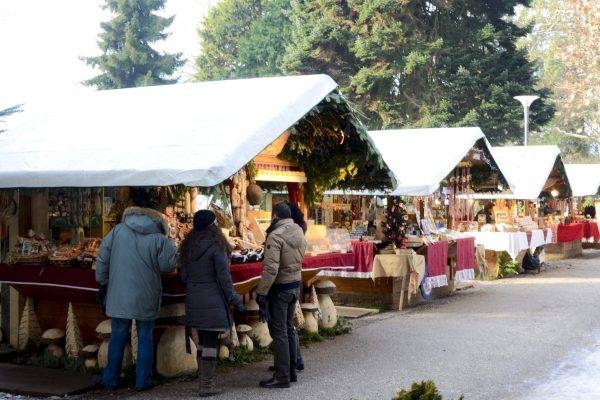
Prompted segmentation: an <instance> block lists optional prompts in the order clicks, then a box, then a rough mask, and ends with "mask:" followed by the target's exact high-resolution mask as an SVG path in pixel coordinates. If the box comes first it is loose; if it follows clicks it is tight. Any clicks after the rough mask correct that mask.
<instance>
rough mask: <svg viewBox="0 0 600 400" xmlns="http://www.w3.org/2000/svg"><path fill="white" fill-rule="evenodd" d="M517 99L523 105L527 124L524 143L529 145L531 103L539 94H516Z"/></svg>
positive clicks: (525, 123)
mask: <svg viewBox="0 0 600 400" xmlns="http://www.w3.org/2000/svg"><path fill="white" fill-rule="evenodd" d="M514 98H515V99H517V100H519V102H520V103H521V104H522V105H523V114H524V125H525V136H524V137H523V144H524V145H525V146H527V134H528V133H529V106H530V105H531V103H533V102H534V101H536V100H537V99H539V98H540V97H539V96H515V97H514Z"/></svg>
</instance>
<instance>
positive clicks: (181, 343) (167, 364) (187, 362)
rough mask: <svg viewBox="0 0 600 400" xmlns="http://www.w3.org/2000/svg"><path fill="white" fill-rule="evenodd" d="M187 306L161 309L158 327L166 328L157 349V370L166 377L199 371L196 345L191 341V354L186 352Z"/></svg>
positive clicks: (180, 305) (181, 304) (171, 306)
mask: <svg viewBox="0 0 600 400" xmlns="http://www.w3.org/2000/svg"><path fill="white" fill-rule="evenodd" d="M184 320H185V304H184V303H177V304H168V305H165V306H163V307H162V308H161V310H160V312H159V315H158V318H157V320H156V326H160V327H164V328H165V331H164V333H163V334H162V336H161V337H160V341H159V342H158V346H157V347H156V370H157V372H158V373H159V374H161V375H162V376H165V377H168V378H170V377H175V376H182V375H187V374H193V373H195V372H196V371H197V370H198V361H197V359H196V352H197V348H196V344H195V343H194V342H193V341H190V346H191V354H188V353H187V352H186V350H185V340H186V339H185V327H184V325H183V324H184V322H185V321H184Z"/></svg>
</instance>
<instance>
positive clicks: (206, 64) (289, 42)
mask: <svg viewBox="0 0 600 400" xmlns="http://www.w3.org/2000/svg"><path fill="white" fill-rule="evenodd" d="M274 2H276V0H270V1H269V0H243V1H239V2H236V1H232V0H224V1H223V2H222V3H220V4H219V5H218V6H216V8H215V9H214V10H213V12H212V13H211V15H209V18H207V20H206V22H205V25H204V27H203V29H202V31H201V37H202V45H203V50H202V54H201V55H200V57H199V58H198V67H199V73H198V78H199V79H218V78H231V77H242V76H244V77H245V76H265V75H278V74H281V73H284V74H296V73H302V74H312V73H325V74H328V75H330V76H331V77H332V78H333V79H335V80H336V82H338V83H339V84H340V86H341V90H342V92H343V93H344V94H346V95H347V97H348V98H349V99H350V100H351V101H353V102H354V103H356V104H357V105H358V107H359V109H360V111H362V113H363V114H365V115H366V116H367V118H368V121H367V125H368V126H369V128H370V129H380V128H400V127H440V126H467V125H476V126H480V127H481V128H482V129H483V131H484V132H485V134H486V135H487V136H488V138H489V139H490V141H491V142H492V143H493V144H496V145H498V144H503V143H507V142H510V141H515V142H517V143H520V140H521V137H522V131H523V128H522V120H523V111H522V107H521V105H520V103H519V102H518V101H517V100H515V99H514V98H513V96H516V95H521V94H537V95H539V96H540V97H541V98H542V100H540V101H536V102H535V103H534V104H533V105H532V106H531V113H532V117H531V119H530V122H531V128H532V130H535V129H536V128H537V127H538V126H540V125H542V124H544V123H546V122H547V121H548V120H549V119H550V118H551V117H552V114H553V107H552V106H550V105H548V104H547V102H546V99H547V97H548V95H549V93H548V91H547V90H542V89H536V88H535V86H536V78H535V74H534V64H532V63H531V62H529V61H528V60H527V58H526V52H525V51H523V50H521V49H518V48H517V47H516V41H517V39H519V38H520V37H523V36H524V35H526V34H527V33H528V32H529V30H528V28H519V27H517V26H516V25H515V24H513V23H512V22H511V21H510V20H509V19H508V17H509V16H511V15H513V14H514V7H515V6H516V5H517V4H528V2H529V0H510V1H506V0H458V1H453V2H449V1H447V0H430V1H423V0H403V1H400V0H341V1H340V0H279V3H278V4H279V5H280V6H281V7H282V10H279V11H278V12H277V13H271V14H268V13H266V14H265V12H264V7H266V5H271V4H274ZM265 15H271V18H270V19H267V18H265ZM238 20H241V22H238ZM252 32H259V33H261V34H260V35H256V34H252ZM259 39H261V40H259ZM267 48H268V49H267ZM258 49H260V52H261V53H260V55H258V56H257V57H255V58H254V59H250V58H249V57H248V56H247V55H246V56H244V55H243V54H252V53H254V54H257V53H256V52H257V51H258ZM284 50H285V51H284ZM273 59H274V60H275V61H273ZM261 61H262V62H264V63H262V64H261ZM265 66H268V67H265Z"/></svg>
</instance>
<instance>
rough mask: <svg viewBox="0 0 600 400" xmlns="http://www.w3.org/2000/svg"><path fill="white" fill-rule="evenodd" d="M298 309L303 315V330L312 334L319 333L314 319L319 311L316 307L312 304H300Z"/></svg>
mask: <svg viewBox="0 0 600 400" xmlns="http://www.w3.org/2000/svg"><path fill="white" fill-rule="evenodd" d="M300 307H301V308H302V312H303V313H304V329H306V330H307V331H308V332H312V333H317V332H319V323H318V322H317V318H316V317H315V314H316V313H317V312H318V311H319V309H318V308H317V306H316V305H315V304H313V303H302V305H301V306H300Z"/></svg>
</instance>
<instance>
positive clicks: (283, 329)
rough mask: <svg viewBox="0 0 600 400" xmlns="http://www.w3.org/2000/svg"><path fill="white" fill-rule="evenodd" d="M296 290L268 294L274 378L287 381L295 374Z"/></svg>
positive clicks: (296, 343) (276, 291) (296, 341)
mask: <svg viewBox="0 0 600 400" xmlns="http://www.w3.org/2000/svg"><path fill="white" fill-rule="evenodd" d="M297 300H298V289H290V290H281V291H279V290H272V291H271V292H270V293H269V314H270V317H271V323H270V326H269V329H270V333H271V337H272V338H273V356H274V364H275V374H274V375H275V378H277V379H279V380H289V379H290V373H292V374H295V373H296V358H297V346H298V339H297V333H296V329H294V313H295V311H296V301H297Z"/></svg>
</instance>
